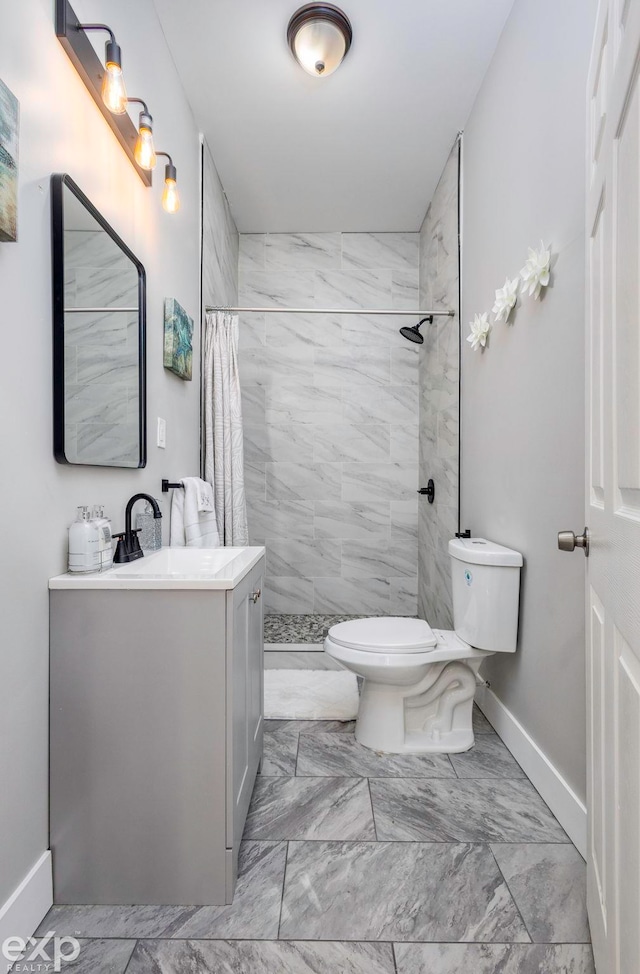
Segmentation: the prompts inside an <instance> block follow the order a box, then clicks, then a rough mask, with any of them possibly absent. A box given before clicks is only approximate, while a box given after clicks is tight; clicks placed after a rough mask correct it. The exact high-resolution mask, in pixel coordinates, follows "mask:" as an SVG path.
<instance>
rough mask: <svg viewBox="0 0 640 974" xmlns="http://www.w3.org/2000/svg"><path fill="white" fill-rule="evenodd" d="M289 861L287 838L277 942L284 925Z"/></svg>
mask: <svg viewBox="0 0 640 974" xmlns="http://www.w3.org/2000/svg"><path fill="white" fill-rule="evenodd" d="M288 862H289V840H288V839H287V849H286V852H285V856H284V871H283V873H282V893H281V894H280V915H279V916H278V929H277V931H276V937H275V939H276V942H277V941H279V940H280V928H281V926H282V910H283V907H284V886H285V883H286V881H287V863H288Z"/></svg>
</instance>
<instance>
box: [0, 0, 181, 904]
mask: <svg viewBox="0 0 640 974" xmlns="http://www.w3.org/2000/svg"><path fill="white" fill-rule="evenodd" d="M74 8H75V9H76V12H77V14H78V16H79V17H80V18H81V19H82V20H85V21H96V20H97V21H101V20H103V19H104V15H105V4H104V2H97V0H74ZM108 13H109V16H108V18H107V19H108V21H109V23H110V24H111V25H112V26H113V28H114V29H115V31H116V33H117V37H118V41H119V42H120V44H121V45H122V48H123V52H124V57H125V70H126V80H127V86H128V90H129V92H130V93H131V94H143V95H144V96H145V98H147V99H148V100H149V104H150V106H151V108H152V111H153V114H154V120H155V125H154V128H155V134H156V136H157V144H158V145H159V146H161V147H162V148H167V149H169V150H170V151H171V153H172V154H173V157H174V160H175V163H176V165H177V167H178V176H179V181H180V191H181V198H182V207H181V209H180V211H179V213H177V214H175V215H169V214H166V213H165V212H164V211H163V209H162V207H161V204H160V196H161V191H162V166H160V167H159V170H158V173H157V174H156V176H155V177H154V186H153V188H151V189H147V188H145V186H144V185H143V183H142V182H141V180H140V179H139V177H138V176H137V174H136V173H135V171H134V169H133V167H132V166H131V164H130V162H129V160H128V159H127V157H126V156H125V155H124V153H123V151H122V149H121V148H120V146H119V144H118V142H117V141H116V139H115V137H114V135H113V134H112V132H111V131H110V129H109V128H108V127H107V125H106V124H105V121H104V119H103V117H102V115H101V113H100V111H99V110H98V108H97V107H96V105H95V103H94V102H93V100H92V98H91V96H90V95H89V93H88V92H87V90H86V88H85V87H84V84H83V83H82V81H81V79H80V78H79V76H78V74H77V72H76V71H75V69H74V68H73V66H72V64H71V62H70V61H69V59H68V57H67V55H66V54H65V53H64V51H63V49H62V47H61V46H60V44H59V42H58V40H57V39H56V37H55V33H54V27H53V4H52V3H51V0H22V2H21V3H19V4H16V5H15V6H14V7H13V9H12V12H11V16H10V17H6V18H5V19H4V23H3V29H2V31H1V32H0V64H2V80H3V81H4V82H5V83H6V84H7V85H8V86H9V87H10V88H11V89H12V91H13V92H14V94H15V95H16V96H17V98H18V99H19V100H20V115H21V133H20V163H19V165H20V175H19V201H18V234H19V241H18V243H16V244H0V293H1V294H2V310H3V321H4V322H5V327H6V329H7V334H9V333H10V334H11V336H12V338H11V361H10V362H9V361H8V360H7V366H6V368H5V370H4V373H3V379H2V383H0V390H1V392H0V396H1V398H2V415H3V431H2V452H3V457H4V461H5V464H4V471H5V475H4V476H3V477H2V481H1V484H0V492H1V503H2V510H3V512H4V514H5V517H4V519H3V534H2V545H3V564H4V566H5V571H3V573H2V587H1V593H2V594H1V596H0V598H1V600H2V605H1V611H0V630H1V631H0V645H1V646H2V654H1V664H0V740H1V741H2V745H1V747H0V904H2V903H4V901H5V900H6V899H7V897H8V896H9V895H10V894H11V893H12V892H13V890H14V889H15V887H16V886H17V884H18V883H19V882H20V881H21V880H22V879H23V878H24V876H25V874H26V873H27V872H28V870H29V869H30V868H31V867H32V866H33V865H34V863H35V862H36V860H37V859H38V858H39V857H40V856H41V854H42V853H43V852H44V850H45V849H46V848H47V844H48V823H47V784H48V782H47V757H48V754H47V741H48V637H49V616H48V591H47V579H48V578H49V577H50V576H51V575H55V574H57V573H59V572H61V571H63V570H64V569H65V564H66V541H67V537H66V532H67V526H68V524H69V522H70V521H71V520H72V519H73V517H74V515H75V508H76V506H77V505H78V504H91V503H100V502H101V503H104V504H105V506H106V509H107V512H108V513H109V514H110V515H111V517H112V518H113V522H114V527H115V528H116V529H117V528H121V527H122V525H123V518H124V505H125V503H126V501H127V499H128V498H129V497H130V496H131V494H133V493H134V492H135V491H139V490H146V491H150V492H152V493H154V494H156V495H160V497H161V500H162V504H163V511H164V514H165V521H164V528H165V531H166V532H167V534H166V535H165V537H167V538H168V517H167V516H166V515H168V512H169V509H168V496H167V495H162V494H160V480H161V478H162V477H170V478H176V477H180V476H183V475H186V474H189V473H192V474H193V473H197V471H198V464H199V436H198V416H199V387H198V382H197V380H196V381H195V382H182V381H181V380H180V379H178V378H177V377H176V376H174V375H172V374H171V373H169V372H167V371H165V370H164V369H163V367H162V344H163V302H164V298H165V297H175V298H177V299H178V300H179V301H180V303H181V304H182V305H183V306H184V307H185V308H186V310H187V311H188V312H189V314H191V315H192V316H193V317H195V318H197V315H198V308H199V300H200V294H199V272H198V268H199V224H200V218H199V195H200V194H199V142H198V132H197V128H196V125H195V123H194V120H193V117H192V115H191V112H190V109H189V105H188V104H187V102H186V100H185V97H184V94H183V92H182V87H181V84H180V81H179V78H178V77H177V74H176V72H175V69H174V66H173V61H172V59H171V57H170V55H169V52H168V50H167V48H166V45H165V42H164V37H163V34H162V31H161V30H160V26H159V24H158V21H157V18H156V14H155V10H154V7H153V3H152V2H151V0H139V2H138V3H136V4H131V3H128V2H126V0H112V2H111V3H110V4H109V11H108ZM96 43H97V45H98V48H99V49H100V50H101V51H102V52H104V39H102V40H101V39H100V36H99V35H98V39H97V41H96ZM52 172H68V173H69V174H70V175H71V176H72V177H73V178H74V179H75V180H76V182H77V183H78V184H79V185H80V187H81V189H82V190H83V191H84V192H85V193H86V194H87V195H88V196H89V198H90V199H91V200H92V202H93V203H94V204H95V205H96V206H97V207H98V209H99V210H100V211H101V212H102V213H103V215H104V216H105V217H106V219H107V220H108V221H109V222H110V223H111V224H112V226H113V227H114V228H115V230H116V231H117V232H118V233H119V234H120V235H121V236H122V238H123V239H124V240H125V241H126V242H127V243H128V244H129V245H130V247H131V249H132V250H133V251H134V253H136V255H137V256H138V257H139V258H140V259H141V260H142V262H143V263H144V265H145V267H146V270H147V287H148V308H147V311H148V359H147V362H148V407H149V434H150V435H149V463H148V466H147V468H146V469H145V470H123V469H105V468H98V467H94V468H92V467H73V466H61V465H59V464H57V463H56V462H55V461H54V459H53V450H52V432H51V430H52V418H51V401H52V389H51V368H52V365H51V253H50V242H49V241H50V231H49V225H50V196H49V177H50V175H51V173H52ZM196 338H197V336H196ZM194 351H195V354H194V363H193V370H194V376H197V375H198V369H199V346H198V344H196V348H195V350H194ZM158 415H160V416H163V417H164V418H165V419H166V421H167V448H166V449H165V450H159V449H158V448H157V447H156V446H155V422H156V417H157V416H158ZM9 474H10V475H9ZM113 626H114V632H115V631H116V629H117V624H116V622H115V621H114V623H113Z"/></svg>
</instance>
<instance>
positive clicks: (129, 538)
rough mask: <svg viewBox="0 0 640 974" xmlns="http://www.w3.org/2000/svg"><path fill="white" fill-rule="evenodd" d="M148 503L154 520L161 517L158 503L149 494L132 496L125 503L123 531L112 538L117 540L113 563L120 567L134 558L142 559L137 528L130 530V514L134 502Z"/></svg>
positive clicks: (142, 553)
mask: <svg viewBox="0 0 640 974" xmlns="http://www.w3.org/2000/svg"><path fill="white" fill-rule="evenodd" d="M142 500H144V501H149V503H150V504H151V507H152V508H153V516H154V517H155V518H158V517H162V511H161V510H160V508H159V506H158V502H157V500H156V499H155V497H152V496H151V495H150V494H134V495H133V497H130V498H129V500H128V501H127V506H126V508H125V512H124V531H122V532H121V534H114V538H117V539H118V547H117V548H116V553H115V555H114V556H113V560H114V562H116V563H117V564H119V565H121V564H122V563H123V562H127V561H135V560H136V558H142V557H143V556H144V551H143V550H142V548H141V547H140V542H139V541H138V533H139V530H140V529H139V528H135V529H132V527H131V512H132V511H133V505H134V504H135V503H136V501H142Z"/></svg>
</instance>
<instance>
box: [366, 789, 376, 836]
mask: <svg viewBox="0 0 640 974" xmlns="http://www.w3.org/2000/svg"><path fill="white" fill-rule="evenodd" d="M367 791H368V792H369V804H370V805H371V818H372V820H373V834H374V835H375V837H376V842H377V841H378V828H377V826H376V813H375V810H374V807H373V795H372V794H371V779H370V778H369V777H367Z"/></svg>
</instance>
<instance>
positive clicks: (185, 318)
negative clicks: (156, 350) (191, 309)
mask: <svg viewBox="0 0 640 974" xmlns="http://www.w3.org/2000/svg"><path fill="white" fill-rule="evenodd" d="M192 360H193V318H190V317H189V315H188V314H187V312H186V311H185V310H184V308H183V307H182V305H180V304H178V302H177V301H176V300H175V298H165V302H164V367H165V369H169V370H170V371H171V372H175V374H176V375H179V376H180V378H181V379H186V380H187V381H191V378H192Z"/></svg>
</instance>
